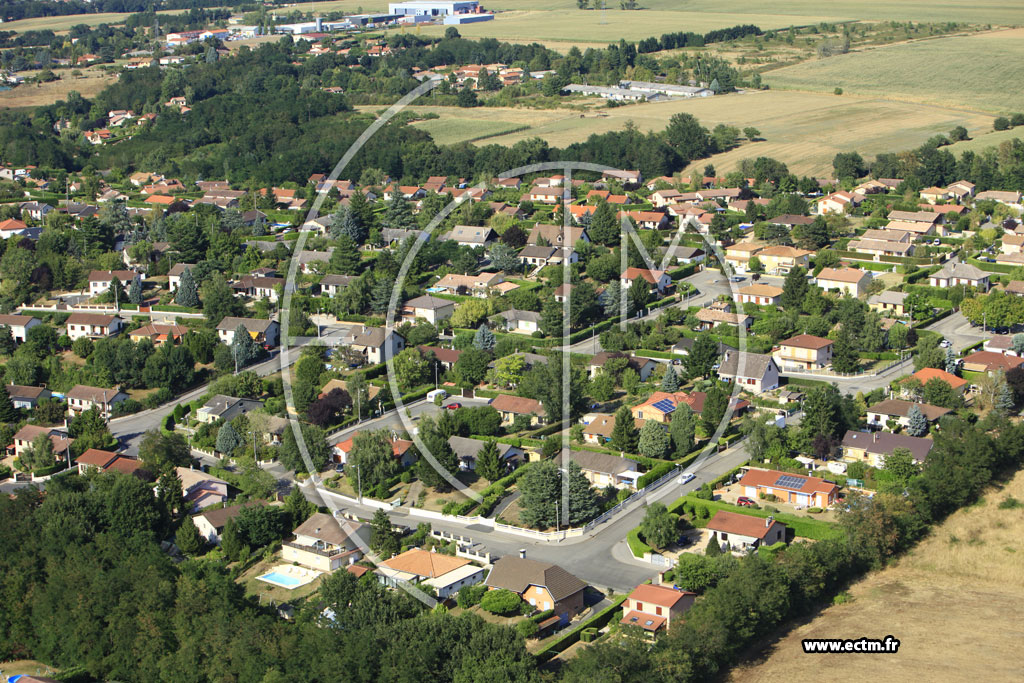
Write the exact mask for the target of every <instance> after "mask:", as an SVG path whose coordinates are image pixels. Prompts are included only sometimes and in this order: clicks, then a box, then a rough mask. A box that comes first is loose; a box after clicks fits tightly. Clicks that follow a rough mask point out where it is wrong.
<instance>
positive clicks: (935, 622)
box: [730, 472, 1024, 683]
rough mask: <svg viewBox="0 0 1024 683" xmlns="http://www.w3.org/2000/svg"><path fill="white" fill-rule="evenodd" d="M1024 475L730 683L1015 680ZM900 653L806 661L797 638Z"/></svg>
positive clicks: (1022, 632)
mask: <svg viewBox="0 0 1024 683" xmlns="http://www.w3.org/2000/svg"><path fill="white" fill-rule="evenodd" d="M1010 496H1012V497H1013V498H1015V499H1016V500H1019V501H1024V472H1019V473H1017V475H1016V476H1015V477H1014V478H1013V479H1012V480H1011V481H1010V482H1009V483H1008V484H1007V485H1006V486H1005V487H1004V488H1003V490H1001V491H991V492H990V493H989V494H988V495H987V496H986V499H985V501H984V502H983V503H982V504H980V505H976V506H974V507H972V508H969V509H964V510H961V511H959V512H957V513H956V514H954V515H953V516H951V517H950V518H949V519H948V520H946V522H944V523H943V524H941V525H939V526H938V527H936V528H935V530H934V532H933V533H932V535H931V536H930V537H929V538H927V539H925V540H924V541H923V542H922V543H920V544H919V545H918V546H917V547H916V548H915V549H913V550H912V551H911V552H910V553H909V554H908V555H907V556H906V557H905V558H903V559H902V560H901V561H900V562H899V563H898V564H896V565H894V566H891V567H889V568H887V569H884V570H882V571H880V572H875V573H873V574H871V575H869V576H868V577H866V578H865V579H863V580H861V581H859V582H857V583H855V584H854V585H853V586H852V587H851V588H850V590H849V593H850V594H851V596H852V597H853V600H852V602H848V603H847V604H843V605H834V606H831V607H829V608H828V609H826V610H825V611H823V612H822V613H821V614H819V615H818V616H817V617H815V618H814V619H812V620H811V621H809V622H807V623H803V624H800V625H798V626H796V627H795V628H793V630H792V631H790V632H789V633H788V634H786V635H784V636H783V637H782V638H781V639H780V640H779V641H777V642H775V643H773V644H772V645H770V646H769V647H768V648H767V651H766V652H765V653H764V654H763V657H762V659H761V661H758V662H756V663H752V664H747V665H744V666H740V667H738V668H736V669H735V670H734V671H733V672H732V676H731V678H730V680H732V681H743V682H744V683H782V682H783V681H786V682H788V681H792V680H801V679H810V678H814V677H815V676H820V673H821V672H822V671H834V672H839V671H841V672H842V674H841V676H840V678H841V679H842V680H844V681H857V680H865V681H870V680H877V681H901V680H921V681H959V680H963V679H964V678H965V672H984V678H985V680H986V681H1019V680H1020V677H1021V664H1020V660H1019V658H1017V657H1013V656H1007V654H1008V653H1012V652H1016V650H1017V649H1018V648H1019V646H1020V641H1021V638H1022V637H1024V562H1022V561H1021V555H1020V554H1021V552H1024V549H1022V548H1021V545H1020V536H1021V534H1022V533H1024V507H1017V508H1015V509H1000V507H999V504H1000V503H1002V502H1003V501H1005V500H1006V499H1007V498H1008V497H1010ZM887 635H892V636H894V637H895V638H897V639H898V640H899V641H900V649H899V653H898V654H815V655H805V654H803V650H802V648H801V645H800V641H801V640H802V639H803V638H858V637H861V636H864V637H868V638H885V636H887Z"/></svg>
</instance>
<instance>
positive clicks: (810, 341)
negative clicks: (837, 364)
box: [772, 334, 833, 372]
mask: <svg viewBox="0 0 1024 683" xmlns="http://www.w3.org/2000/svg"><path fill="white" fill-rule="evenodd" d="M832 348H833V343H832V340H831V339H825V338H824V337H815V336H814V335H811V334H798V335H796V336H795V337H790V338H789V339H786V340H784V341H781V342H779V346H778V348H777V349H775V351H773V352H772V356H773V357H774V358H775V363H776V364H777V365H778V366H779V368H780V369H781V370H782V371H783V372H785V371H786V370H790V369H796V370H821V369H822V368H827V367H828V366H830V365H832Z"/></svg>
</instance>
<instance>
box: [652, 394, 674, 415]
mask: <svg viewBox="0 0 1024 683" xmlns="http://www.w3.org/2000/svg"><path fill="white" fill-rule="evenodd" d="M654 407H655V408H657V409H658V410H660V411H661V412H663V413H671V412H672V411H673V410H675V409H676V404H675V403H673V402H672V401H670V400H669V399H667V398H663V399H661V400H660V401H658V402H656V403H655V404H654Z"/></svg>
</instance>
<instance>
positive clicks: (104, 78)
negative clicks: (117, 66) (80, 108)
mask: <svg viewBox="0 0 1024 683" xmlns="http://www.w3.org/2000/svg"><path fill="white" fill-rule="evenodd" d="M20 73H21V75H24V76H26V77H28V76H32V75H34V74H35V73H36V72H29V71H23V72H20ZM54 73H56V74H57V75H58V76H60V77H61V78H60V80H57V81H50V82H49V83H39V84H32V83H26V84H24V85H19V86H18V87H16V88H12V89H10V90H5V91H3V92H0V107H4V108H16V107H38V106H40V105H46V104H53V103H54V102H56V101H57V100H63V99H67V96H68V93H69V92H71V91H72V90H75V91H77V92H78V93H79V94H80V95H81V96H82V97H93V96H94V95H96V94H97V93H98V92H99V91H101V90H103V88H105V87H107V86H108V85H109V84H111V83H113V82H114V81H116V80H117V74H108V73H105V72H103V71H100V70H98V69H91V70H88V71H83V72H82V77H81V78H75V77H74V76H72V75H71V72H70V71H68V70H66V69H64V70H61V71H55V72H54Z"/></svg>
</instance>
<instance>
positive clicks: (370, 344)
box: [351, 325, 405, 365]
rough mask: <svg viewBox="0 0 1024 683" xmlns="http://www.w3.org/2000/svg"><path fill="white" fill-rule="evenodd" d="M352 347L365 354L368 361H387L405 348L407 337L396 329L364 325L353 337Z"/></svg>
mask: <svg viewBox="0 0 1024 683" xmlns="http://www.w3.org/2000/svg"><path fill="white" fill-rule="evenodd" d="M351 347H352V348H353V349H355V350H356V351H358V352H359V353H361V354H363V356H364V357H365V358H366V361H367V362H368V363H371V364H373V365H376V364H377V363H386V362H387V360H388V359H389V358H393V357H394V356H396V355H398V354H399V353H400V352H401V351H402V349H404V348H405V337H403V336H402V335H400V334H398V333H397V332H395V331H394V330H390V329H386V328H383V327H368V326H366V325H364V326H363V327H362V329H361V330H360V331H358V332H357V333H356V334H355V335H354V336H353V337H352V342H351Z"/></svg>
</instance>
